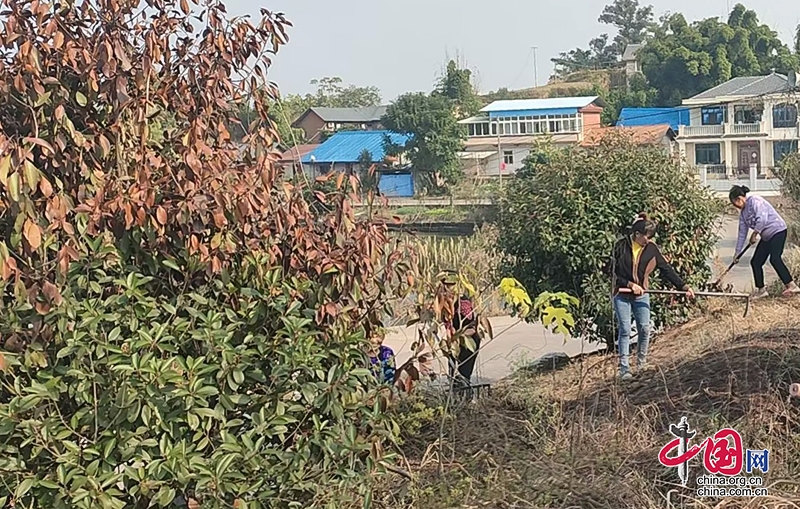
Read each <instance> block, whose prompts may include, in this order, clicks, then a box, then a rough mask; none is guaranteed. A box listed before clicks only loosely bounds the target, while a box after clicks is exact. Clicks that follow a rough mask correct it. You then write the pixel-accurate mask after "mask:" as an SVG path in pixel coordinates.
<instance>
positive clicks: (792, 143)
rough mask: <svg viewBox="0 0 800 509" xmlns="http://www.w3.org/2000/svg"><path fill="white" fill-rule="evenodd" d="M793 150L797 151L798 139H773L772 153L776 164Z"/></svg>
mask: <svg viewBox="0 0 800 509" xmlns="http://www.w3.org/2000/svg"><path fill="white" fill-rule="evenodd" d="M792 152H797V140H785V141H773V142H772V155H773V157H774V158H775V164H778V163H780V162H781V160H782V159H783V158H784V157H786V156H787V155H788V154H791V153H792Z"/></svg>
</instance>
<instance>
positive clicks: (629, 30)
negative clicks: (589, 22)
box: [598, 0, 653, 54]
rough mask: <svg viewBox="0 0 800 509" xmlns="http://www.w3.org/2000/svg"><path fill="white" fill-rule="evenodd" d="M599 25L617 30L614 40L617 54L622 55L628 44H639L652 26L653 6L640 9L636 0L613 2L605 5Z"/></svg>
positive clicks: (616, 0)
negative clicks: (610, 26)
mask: <svg viewBox="0 0 800 509" xmlns="http://www.w3.org/2000/svg"><path fill="white" fill-rule="evenodd" d="M598 21H600V22H601V23H605V24H606V25H612V26H614V27H616V28H617V29H618V30H619V33H618V34H617V36H616V37H615V38H614V46H615V49H616V51H617V53H618V54H622V52H624V51H625V48H626V47H627V46H628V45H629V44H641V43H643V42H644V41H645V38H646V37H647V32H648V29H649V28H650V27H651V26H652V24H653V6H652V5H648V6H647V7H640V6H639V1H638V0H615V1H614V3H613V4H611V5H606V6H605V8H603V13H602V14H601V15H600V18H599V19H598Z"/></svg>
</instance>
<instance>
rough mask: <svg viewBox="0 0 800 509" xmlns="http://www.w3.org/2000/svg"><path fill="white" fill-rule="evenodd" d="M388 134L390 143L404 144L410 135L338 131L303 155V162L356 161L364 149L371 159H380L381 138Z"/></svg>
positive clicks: (383, 152) (382, 150)
mask: <svg viewBox="0 0 800 509" xmlns="http://www.w3.org/2000/svg"><path fill="white" fill-rule="evenodd" d="M385 136H389V139H390V140H391V141H392V143H394V144H396V145H400V146H405V144H406V143H408V140H409V139H411V137H410V136H406V135H404V134H398V133H394V132H392V131H339V132H338V133H336V134H334V135H333V136H331V137H330V138H328V139H327V140H325V142H324V143H323V144H322V145H320V146H319V147H317V148H315V149H314V151H313V152H311V153H309V154H306V155H305V156H303V159H302V161H303V162H304V163H311V162H312V160H311V158H312V157H313V158H314V161H313V162H314V163H357V162H358V160H359V159H360V158H361V153H362V152H363V151H364V150H365V149H366V150H369V153H370V154H371V155H372V160H373V161H382V160H383V158H384V157H385V156H386V152H385V151H384V149H383V140H384V137H385Z"/></svg>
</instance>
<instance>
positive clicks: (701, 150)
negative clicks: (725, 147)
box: [694, 143, 722, 164]
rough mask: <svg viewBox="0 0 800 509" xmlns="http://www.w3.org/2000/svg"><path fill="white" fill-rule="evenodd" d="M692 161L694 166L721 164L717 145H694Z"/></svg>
mask: <svg viewBox="0 0 800 509" xmlns="http://www.w3.org/2000/svg"><path fill="white" fill-rule="evenodd" d="M694 161H695V163H696V164H722V160H721V158H720V150H719V143H706V144H698V145H695V147H694Z"/></svg>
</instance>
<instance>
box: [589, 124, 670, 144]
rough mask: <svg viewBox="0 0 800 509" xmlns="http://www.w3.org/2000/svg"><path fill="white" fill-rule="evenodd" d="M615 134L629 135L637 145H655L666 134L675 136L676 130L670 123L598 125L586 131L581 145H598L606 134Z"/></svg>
mask: <svg viewBox="0 0 800 509" xmlns="http://www.w3.org/2000/svg"><path fill="white" fill-rule="evenodd" d="M615 134H616V135H620V136H625V137H628V138H629V139H630V140H631V141H632V142H633V143H635V144H637V145H655V144H657V143H660V142H661V141H662V140H663V139H664V136H669V137H671V138H674V137H675V131H673V130H672V128H671V127H670V126H669V125H668V124H661V125H642V126H635V127H597V128H595V129H592V130H591V131H589V132H588V133H586V136H585V137H584V139H583V141H582V142H581V146H583V147H592V146H596V145H598V144H599V143H600V141H601V140H602V139H603V138H605V137H606V136H613V135H615Z"/></svg>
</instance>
